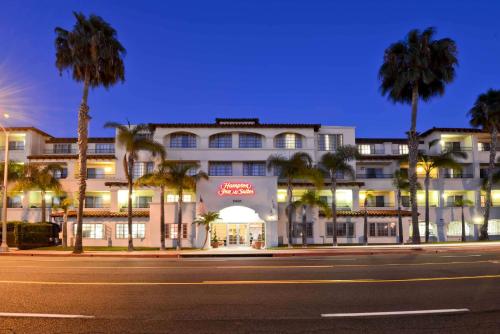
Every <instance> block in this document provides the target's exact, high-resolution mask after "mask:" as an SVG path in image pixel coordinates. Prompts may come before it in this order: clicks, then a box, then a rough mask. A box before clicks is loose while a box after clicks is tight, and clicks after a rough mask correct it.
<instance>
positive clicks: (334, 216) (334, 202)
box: [330, 171, 337, 247]
mask: <svg viewBox="0 0 500 334" xmlns="http://www.w3.org/2000/svg"><path fill="white" fill-rule="evenodd" d="M333 175H334V173H333V171H330V178H331V192H332V225H333V246H334V247H335V246H337V180H335V177H334V176H333Z"/></svg>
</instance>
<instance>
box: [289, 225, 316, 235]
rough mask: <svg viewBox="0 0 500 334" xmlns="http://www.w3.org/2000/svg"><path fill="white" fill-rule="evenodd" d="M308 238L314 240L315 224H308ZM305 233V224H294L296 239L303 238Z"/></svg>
mask: <svg viewBox="0 0 500 334" xmlns="http://www.w3.org/2000/svg"><path fill="white" fill-rule="evenodd" d="M305 225H306V231H305V232H306V237H307V238H312V237H313V223H306V224H305ZM303 231H304V224H303V223H295V224H293V237H294V238H301V237H302V232H303Z"/></svg>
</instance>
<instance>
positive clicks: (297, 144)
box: [275, 133, 302, 149]
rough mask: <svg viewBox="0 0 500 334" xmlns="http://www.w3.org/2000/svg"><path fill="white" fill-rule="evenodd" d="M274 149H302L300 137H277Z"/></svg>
mask: <svg viewBox="0 0 500 334" xmlns="http://www.w3.org/2000/svg"><path fill="white" fill-rule="evenodd" d="M275 147H276V148H286V149H295V148H302V136H301V135H298V134H295V133H284V134H281V135H278V136H277V137H276V141H275Z"/></svg>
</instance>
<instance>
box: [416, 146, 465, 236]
mask: <svg viewBox="0 0 500 334" xmlns="http://www.w3.org/2000/svg"><path fill="white" fill-rule="evenodd" d="M438 142H439V140H434V141H431V142H430V143H429V149H430V148H431V147H432V146H434V145H435V144H436V143H438ZM457 158H460V159H466V158H467V153H465V152H460V151H453V150H444V151H443V152H441V153H440V154H432V155H431V154H426V153H419V155H418V164H419V167H422V169H423V171H424V174H425V178H424V188H425V242H426V243H428V242H429V186H430V182H431V173H432V172H433V171H434V170H438V169H439V168H449V169H454V170H461V169H462V166H461V165H460V164H459V163H458V162H457V161H456V159H457Z"/></svg>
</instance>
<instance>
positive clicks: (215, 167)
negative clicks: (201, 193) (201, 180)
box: [208, 162, 233, 176]
mask: <svg viewBox="0 0 500 334" xmlns="http://www.w3.org/2000/svg"><path fill="white" fill-rule="evenodd" d="M208 175H210V176H231V175H233V164H232V163H231V162H209V163H208Z"/></svg>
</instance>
